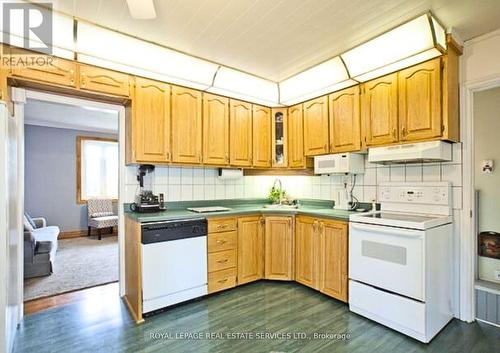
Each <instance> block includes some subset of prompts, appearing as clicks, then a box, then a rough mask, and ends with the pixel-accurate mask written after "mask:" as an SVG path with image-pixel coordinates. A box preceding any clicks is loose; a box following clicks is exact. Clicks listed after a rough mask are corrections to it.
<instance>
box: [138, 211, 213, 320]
mask: <svg viewBox="0 0 500 353" xmlns="http://www.w3.org/2000/svg"><path fill="white" fill-rule="evenodd" d="M207 230H208V226H207V220H206V219H205V218H194V219H185V220H175V221H162V222H148V223H143V224H142V236H141V248H142V312H143V313H149V312H152V311H155V310H158V309H161V308H164V307H167V306H169V305H173V304H177V303H180V302H183V301H186V300H189V299H193V298H197V297H201V296H203V295H205V294H207V293H208V283H207V282H208V279H207Z"/></svg>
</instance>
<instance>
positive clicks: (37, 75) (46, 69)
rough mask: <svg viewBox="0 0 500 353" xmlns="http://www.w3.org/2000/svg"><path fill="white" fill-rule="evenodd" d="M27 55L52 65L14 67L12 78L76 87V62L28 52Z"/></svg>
mask: <svg viewBox="0 0 500 353" xmlns="http://www.w3.org/2000/svg"><path fill="white" fill-rule="evenodd" d="M23 54H24V52H23ZM25 54H26V55H29V57H34V58H35V57H39V58H43V59H45V60H46V61H47V62H50V65H46V66H45V65H31V66H26V67H21V66H12V70H11V74H12V76H16V77H22V78H27V79H31V80H35V81H41V82H47V83H52V84H56V85H61V86H69V87H76V71H77V64H76V62H74V61H70V60H64V59H60V58H56V57H49V56H46V55H42V54H36V53H30V52H26V53H25ZM31 54H32V55H31ZM48 58H51V60H50V61H49V60H48Z"/></svg>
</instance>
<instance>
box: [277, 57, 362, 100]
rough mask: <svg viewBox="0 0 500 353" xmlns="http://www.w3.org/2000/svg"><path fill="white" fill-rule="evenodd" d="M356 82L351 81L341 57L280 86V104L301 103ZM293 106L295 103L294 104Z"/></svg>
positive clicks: (311, 69) (291, 78)
mask: <svg viewBox="0 0 500 353" xmlns="http://www.w3.org/2000/svg"><path fill="white" fill-rule="evenodd" d="M355 83H356V82H354V81H352V80H349V75H348V73H347V70H346V68H345V66H344V64H343V63H342V60H341V59H340V57H339V56H336V57H334V58H332V59H330V60H328V61H325V62H324V63H321V64H319V65H316V66H314V67H312V68H310V69H308V70H306V71H303V72H301V73H299V74H297V75H295V76H292V77H290V78H288V79H286V80H284V81H281V82H280V84H279V87H280V103H282V104H289V102H299V101H303V100H307V99H309V98H314V97H318V96H321V95H323V94H326V93H329V92H332V90H333V89H335V88H337V89H340V88H338V87H347V86H351V85H353V84H355ZM292 104H293V103H292Z"/></svg>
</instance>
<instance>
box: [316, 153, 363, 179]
mask: <svg viewBox="0 0 500 353" xmlns="http://www.w3.org/2000/svg"><path fill="white" fill-rule="evenodd" d="M364 172H365V157H364V155H362V154H359V153H337V154H327V155H325V156H316V157H314V174H363V173H364Z"/></svg>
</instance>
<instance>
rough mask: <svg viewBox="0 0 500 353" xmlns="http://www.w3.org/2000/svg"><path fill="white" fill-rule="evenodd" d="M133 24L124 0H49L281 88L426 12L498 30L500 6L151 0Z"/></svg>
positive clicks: (450, 22) (428, 0) (390, 0)
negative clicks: (150, 12) (148, 12)
mask: <svg viewBox="0 0 500 353" xmlns="http://www.w3.org/2000/svg"><path fill="white" fill-rule="evenodd" d="M155 6H156V12H157V15H158V17H157V18H156V19H154V20H134V19H132V18H131V17H130V14H129V12H128V8H127V5H126V1H125V0H55V1H54V7H55V8H56V9H58V10H60V11H62V12H65V13H68V14H71V15H73V16H77V17H80V18H83V19H86V20H89V21H91V22H94V23H97V24H101V25H103V26H106V27H109V28H112V29H115V30H118V31H121V32H124V33H128V34H131V35H134V36H137V37H140V38H143V39H147V40H150V41H154V42H157V43H159V44H162V45H165V46H168V47H171V48H173V49H177V50H180V51H184V52H186V53H188V54H191V55H195V56H199V57H201V58H204V59H208V60H212V61H215V62H217V63H220V64H224V65H227V66H231V67H234V68H237V69H240V70H243V71H246V72H249V73H253V74H255V75H258V76H261V77H264V78H267V79H270V80H273V81H281V80H283V79H285V78H287V77H289V76H291V75H294V74H296V73H298V72H300V71H302V70H304V69H307V68H309V67H311V66H314V65H316V64H318V63H320V62H322V61H324V60H326V59H328V58H331V57H333V56H335V55H337V54H339V53H341V52H344V51H346V50H347V49H350V48H352V47H354V46H356V45H358V44H360V43H362V42H364V41H366V40H368V39H370V38H372V37H374V36H377V35H379V34H381V33H383V32H384V31H386V30H388V29H390V28H392V27H394V26H396V25H399V24H401V23H403V22H405V21H407V20H409V19H411V18H413V17H415V16H417V15H419V14H421V13H423V12H425V11H428V10H431V11H432V12H433V13H434V14H435V15H436V17H437V18H438V19H440V20H441V21H442V22H443V23H444V25H445V26H446V27H448V28H450V27H454V28H455V29H456V30H457V31H458V33H460V35H461V37H462V39H464V40H467V39H470V38H473V37H476V36H478V35H481V34H483V33H487V32H489V31H492V30H494V29H497V28H499V27H500V1H499V0H369V1H368V0H272V1H271V0H155Z"/></svg>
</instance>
